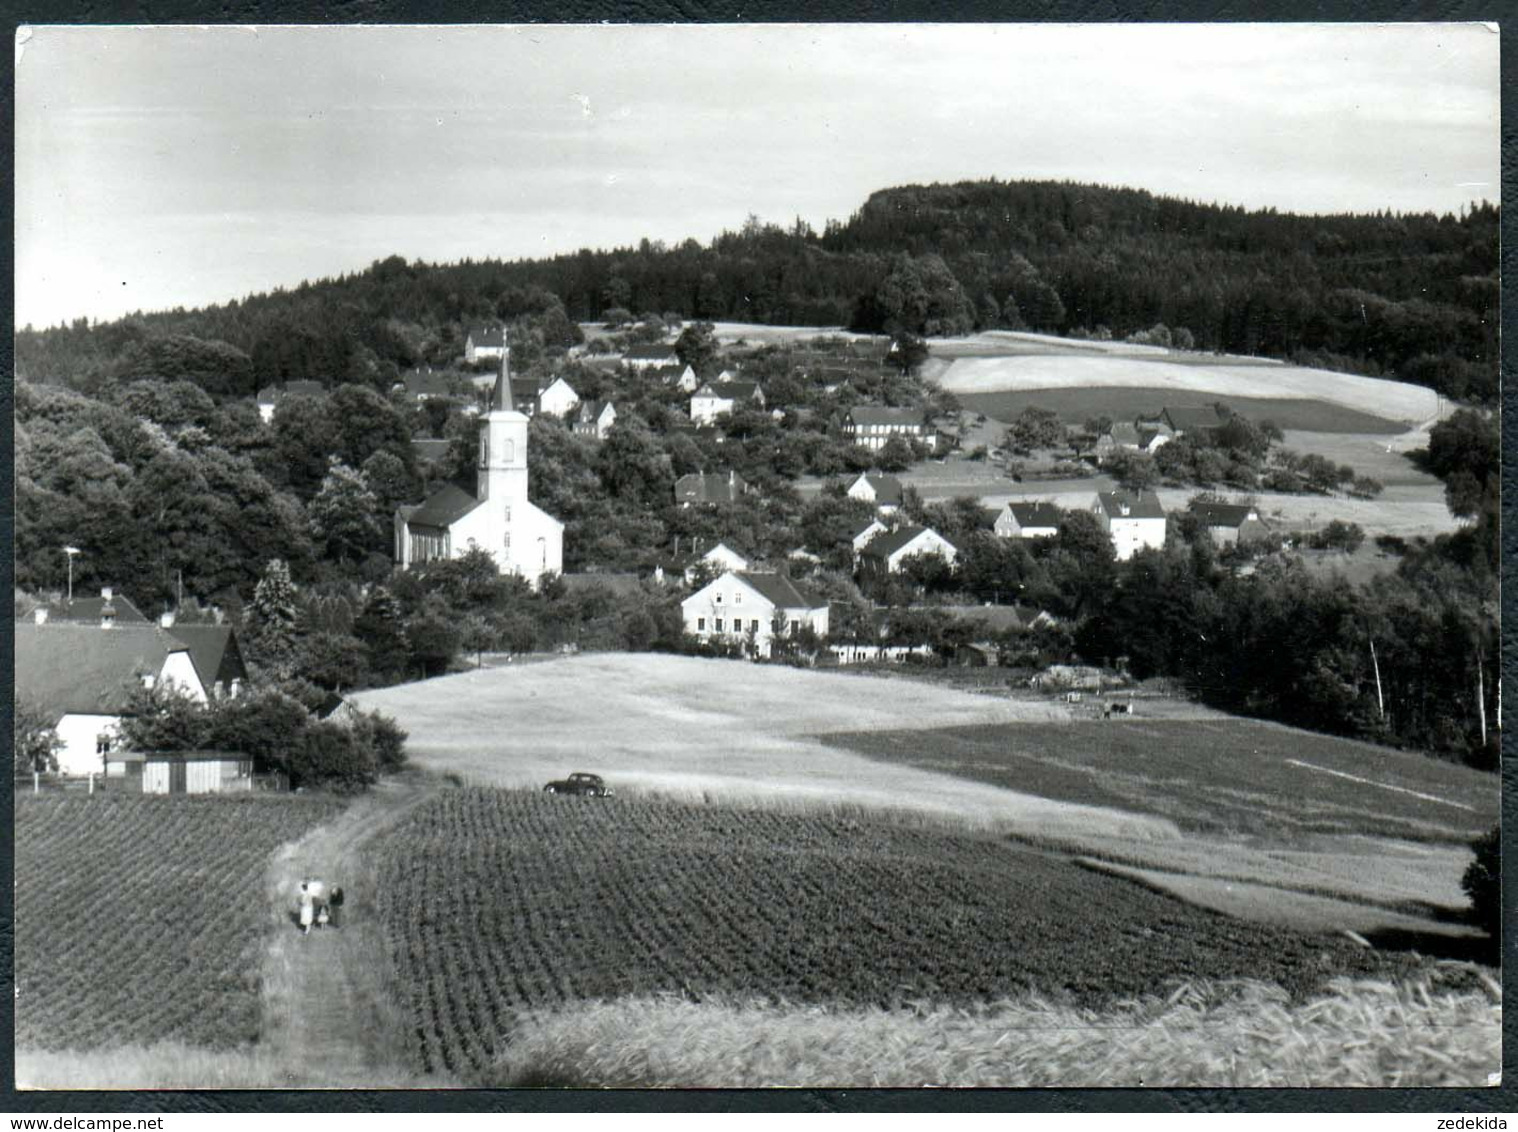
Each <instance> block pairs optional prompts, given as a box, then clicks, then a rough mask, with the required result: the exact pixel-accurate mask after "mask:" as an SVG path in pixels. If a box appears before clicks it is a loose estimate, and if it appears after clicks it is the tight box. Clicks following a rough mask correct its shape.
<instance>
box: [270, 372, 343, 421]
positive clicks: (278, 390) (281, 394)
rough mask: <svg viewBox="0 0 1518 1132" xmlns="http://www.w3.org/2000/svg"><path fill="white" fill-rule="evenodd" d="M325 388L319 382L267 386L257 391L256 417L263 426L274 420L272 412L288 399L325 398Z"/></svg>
mask: <svg viewBox="0 0 1518 1132" xmlns="http://www.w3.org/2000/svg"><path fill="white" fill-rule="evenodd" d="M326 395H327V387H326V386H325V385H323V384H322V383H321V382H319V381H287V382H285V384H284V386H283V387H281V386H278V385H268V386H265V387H264V388H263V389H260V390H259V391H258V417H259V419H260V420H261V421H263V422H264V424H268V423H269V422H270V421H272V420H273V419H274V410H275V409H277V408H279V406H280V405H281V404H282V403H283V402H284V401H285V400H287V399H288V398H290V397H325V396H326Z"/></svg>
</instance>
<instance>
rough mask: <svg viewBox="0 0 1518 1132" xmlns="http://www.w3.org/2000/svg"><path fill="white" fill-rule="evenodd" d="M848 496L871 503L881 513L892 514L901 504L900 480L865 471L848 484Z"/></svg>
mask: <svg viewBox="0 0 1518 1132" xmlns="http://www.w3.org/2000/svg"><path fill="white" fill-rule="evenodd" d="M847 494H848V497H849V498H850V499H858V500H861V501H862V502H865V503H872V504H874V506H875V510H876V511H878V512H880V514H882V515H890V514H893V513H894V512H895V511H896V509H897V508H898V507H900V506H901V481H900V480H899V479H897V478H896V477H895V476H886V475H881V474H880V473H879V472H865V473H862V474H861V475H860V477H859V478H858V479H856V480H855V481H854V482H853V483H851V484H850V485H849V489H848V493H847Z"/></svg>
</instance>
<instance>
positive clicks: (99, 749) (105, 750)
mask: <svg viewBox="0 0 1518 1132" xmlns="http://www.w3.org/2000/svg"><path fill="white" fill-rule="evenodd" d="M95 753H96V754H97V755H108V754H110V753H111V734H110V732H109V731H102V732H101V733H100V734H99V735H96V736H95Z"/></svg>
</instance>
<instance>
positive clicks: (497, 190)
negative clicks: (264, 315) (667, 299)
mask: <svg viewBox="0 0 1518 1132" xmlns="http://www.w3.org/2000/svg"><path fill="white" fill-rule="evenodd" d="M17 40H18V42H17V65H16V87H17V101H16V151H17V152H16V308H17V309H16V322H17V324H18V325H23V324H26V323H33V324H35V325H38V326H43V325H53V324H56V323H58V322H59V321H62V320H66V319H72V318H75V317H78V316H81V315H88V316H90V317H91V318H112V317H115V316H118V315H120V314H123V313H125V312H127V311H131V310H138V309H141V310H155V309H161V308H165V307H173V306H180V305H182V306H186V307H190V306H199V305H203V304H206V303H212V302H222V301H225V300H228V299H232V298H239V297H241V296H243V295H246V294H249V293H251V292H255V291H262V290H267V289H269V288H272V287H276V286H281V285H283V286H293V285H295V284H297V283H299V282H300V281H301V280H303V279H308V278H318V277H321V276H327V275H334V274H339V273H342V272H344V271H351V270H356V269H361V268H363V267H365V266H367V265H368V264H369V263H371V262H372V261H374V260H375V259H379V258H382V257H384V256H387V255H391V254H400V255H402V256H405V257H406V258H407V259H424V260H428V261H434V262H437V261H449V260H457V259H462V258H465V257H473V258H477V259H478V258H485V257H506V258H516V257H522V256H536V255H541V254H545V253H552V252H559V251H573V250H575V249H576V248H579V247H582V246H591V247H613V246H620V245H627V244H632V243H635V242H636V241H638V240H639V239H641V238H642V237H645V236H646V237H649V238H651V239H662V240H666V241H671V242H674V241H678V240H682V239H684V238H686V237H688V236H693V237H695V238H696V239H699V240H701V241H703V242H705V241H707V240H709V239H710V238H711V237H712V236H713V235H715V234H716V233H718V232H720V231H721V230H723V229H725V228H737V227H738V226H739V225H741V224H742V222H743V220H744V218H745V216H747V215H748V214H749V213H756V214H758V215H759V216H760V217H762V218H763V219H765V220H772V221H776V222H779V223H788V222H789V221H790V220H791V219H792V218H794V217H796V216H801V217H804V218H805V219H807V220H809V221H811V222H812V223H813V224H814V225H816V226H817V227H819V228H820V227H821V225H822V223H823V222H824V221H825V220H827V219H828V218H830V217H836V218H839V219H846V218H847V217H848V216H849V214H850V213H851V212H853V211H854V210H855V209H857V208H858V207H859V205H860V204H861V203H862V202H863V201H864V199H865V197H866V196H867V195H868V194H869V193H870V192H872V191H874V190H876V189H881V188H886V187H889V186H892V185H901V184H909V183H915V182H929V181H951V180H959V179H964V178H985V177H991V176H996V177H999V178H1002V179H1004V180H1011V179H1020V178H1058V179H1067V178H1068V179H1071V180H1078V181H1094V182H1100V183H1104V184H1121V185H1130V186H1135V187H1139V188H1145V189H1149V190H1152V191H1154V192H1158V193H1167V194H1174V195H1179V196H1185V197H1190V198H1193V199H1198V200H1207V201H1221V202H1226V203H1232V204H1242V205H1246V206H1250V207H1264V206H1271V205H1273V206H1275V207H1276V208H1279V209H1282V210H1293V211H1303V212H1330V211H1341V210H1360V211H1365V210H1379V209H1383V208H1391V209H1394V210H1398V211H1423V210H1433V211H1438V212H1444V211H1456V210H1458V209H1459V207H1460V206H1461V205H1462V204H1464V203H1466V202H1468V201H1472V200H1481V199H1488V200H1493V201H1495V200H1497V199H1498V198H1499V196H1500V191H1499V188H1498V176H1499V145H1498V142H1499V139H1498V129H1497V127H1498V102H1499V85H1498V36H1497V34H1496V32H1495V30H1488V29H1487V28H1485V27H1482V26H1480V25H1469V24H1467V25H1436V24H1429V25H1391V26H1373V25H1360V26H1355V25H1300V26H1283V25H1263V24H1252V25H1231V26H1230V25H1149V26H1139V25H1133V24H1124V25H1105V26H1099V25H1088V26H1079V27H1078V26H1070V25H1000V26H988V25H873V26H865V25H854V26H840V25H827V26H822V25H818V26H806V25H790V26H772V27H760V28H755V27H735V26H722V27H681V28H669V27H636V28H628V27H619V28H606V27H600V26H587V27H562V26H561V27H517V28H510V27H504V28H489V27H464V28H459V27H450V28H414V27H413V28H401V27H395V28H360V27H346V28H341V27H340V28H258V29H243V28H230V27H221V28H151V29H140V28H139V29H133V28H98V27H96V28H86V27H72V28H59V27H36V28H30V29H23V30H22V31H21V32H20V33H19V34H18V37H17Z"/></svg>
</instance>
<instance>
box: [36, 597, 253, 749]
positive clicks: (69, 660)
mask: <svg viewBox="0 0 1518 1132" xmlns="http://www.w3.org/2000/svg"><path fill="white" fill-rule="evenodd" d="M115 600H121V599H119V598H118V599H115ZM101 606H102V609H103V610H104V611H105V612H104V613H103V615H102V616H101V618H100V620H99V621H98V622H95V623H93V624H92V623H88V622H84V621H77V620H76V621H53V620H51V619H50V618H49V611H48V609H47V607H45V606H44V607H39V608H38V609H36V610H35V611H34V612H33V615H32V617H33V619H32V620H31V621H27V622H18V623H17V624H16V626H15V649H16V653H15V657H16V672H15V693H16V698H17V701H18V702H20V703H25V704H27V705H28V706H35V707H36V708H38V709H39V710H40V711H41V712H42V713H43V715H44V716H45V718H46V719H47V721H48V722H49V723H50V724H52V726H53V728H54V731H55V733H56V734H57V736H58V739H59V740H60V742H61V743H62V746H61V748H60V749H59V751H58V769H59V771H60V772H61V773H63V774H66V775H88V774H104V773H106V769H107V767H106V761H107V758H108V757H109V756H113V755H114V754H115V753H117V751H118V748H119V746H120V736H119V729H120V726H121V720H122V717H123V713H124V712H126V710H127V709H128V706H129V703H130V699H131V694H132V692H133V690H134V689H135V688H137V687H146V688H153V687H158V686H163V685H168V684H172V685H173V686H174V687H176V688H178V689H180V690H181V691H183V692H184V694H185V695H188V696H189V697H190V698H191V699H193V700H195V701H197V702H199V703H205V702H207V701H208V700H209V699H210V698H212V697H213V696H228V697H233V696H236V695H237V694H238V693H239V692H240V691H241V686H242V682H243V681H244V680H246V679H247V672H246V670H245V668H244V666H243V662H242V655H241V652H240V650H239V649H238V647H237V642H236V637H235V636H234V634H233V631H232V628H231V626H229V625H184V626H179V627H177V628H176V627H175V626H174V623H173V619H172V618H171V617H168V616H165V618H164V619H163V620H162V621H160V622H152V621H147V620H142V621H125V622H119V621H117V620H116V617H115V611H114V602H113V601H112V600H111V599H105V600H103V601H102V603H101ZM74 612H75V613H76V614H77V613H78V612H79V609H78V603H76V604H75V607H74Z"/></svg>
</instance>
